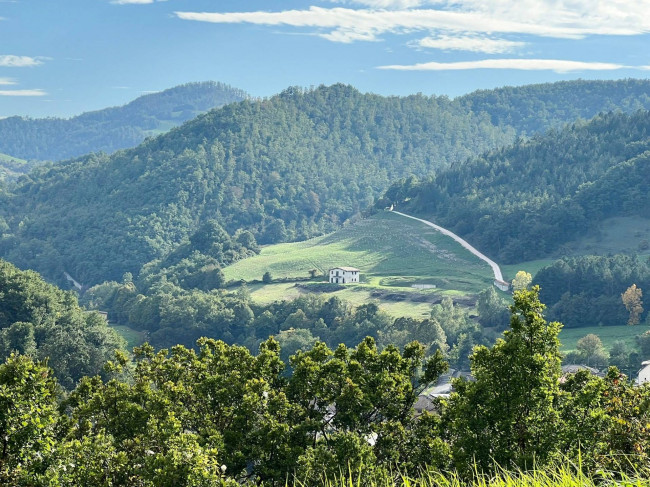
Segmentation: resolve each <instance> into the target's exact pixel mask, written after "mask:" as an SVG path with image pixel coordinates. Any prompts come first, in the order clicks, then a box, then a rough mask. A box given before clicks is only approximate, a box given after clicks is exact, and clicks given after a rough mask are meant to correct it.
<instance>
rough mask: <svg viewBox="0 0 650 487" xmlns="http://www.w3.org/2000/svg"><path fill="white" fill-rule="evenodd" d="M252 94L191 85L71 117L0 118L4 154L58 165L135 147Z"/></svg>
mask: <svg viewBox="0 0 650 487" xmlns="http://www.w3.org/2000/svg"><path fill="white" fill-rule="evenodd" d="M247 97H248V95H247V94H246V93H244V92H243V91H242V90H239V89H237V88H233V87H231V86H228V85H225V84H223V83H216V82H214V81H208V82H203V83H188V84H185V85H181V86H176V87H174V88H170V89H168V90H165V91H161V92H159V93H152V94H148V95H144V96H141V97H139V98H137V99H135V100H133V101H132V102H131V103H129V104H127V105H124V106H121V107H113V108H106V109H104V110H97V111H93V112H87V113H84V114H81V115H79V116H76V117H72V118H69V119H62V118H42V119H32V118H23V117H9V118H5V119H2V120H0V153H6V154H9V155H11V156H13V157H18V158H21V159H37V160H51V161H56V160H60V159H67V158H70V157H77V156H80V155H83V154H87V153H89V152H98V151H104V152H109V153H110V152H114V151H116V150H117V149H124V148H127V147H134V146H136V145H138V144H139V143H141V142H142V141H143V140H144V138H145V137H146V136H148V135H155V134H158V133H160V132H162V131H167V130H169V129H170V128H172V127H175V126H178V125H180V124H181V123H183V122H185V121H187V120H189V119H191V118H194V117H196V116H197V115H198V114H200V113H203V112H206V111H208V110H211V109H212V108H215V107H219V106H222V105H225V104H227V103H232V102H236V101H241V100H243V99H245V98H247Z"/></svg>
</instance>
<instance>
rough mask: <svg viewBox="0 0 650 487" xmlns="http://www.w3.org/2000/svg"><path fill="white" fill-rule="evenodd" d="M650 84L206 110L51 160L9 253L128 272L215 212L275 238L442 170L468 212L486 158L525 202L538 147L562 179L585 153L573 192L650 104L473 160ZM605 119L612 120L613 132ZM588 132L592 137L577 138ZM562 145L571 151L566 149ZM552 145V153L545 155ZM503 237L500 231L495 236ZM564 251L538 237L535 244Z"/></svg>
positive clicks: (547, 167)
mask: <svg viewBox="0 0 650 487" xmlns="http://www.w3.org/2000/svg"><path fill="white" fill-rule="evenodd" d="M648 93H650V82H648V81H642V80H622V81H607V82H603V81H596V82H588V81H576V82H568V83H558V84H552V85H533V86H525V87H521V88H504V89H500V90H494V91H481V92H477V93H474V94H471V95H467V96H465V97H462V98H459V99H456V100H449V99H448V98H446V97H426V96H422V95H413V96H409V97H382V96H377V95H371V94H362V93H360V92H358V91H357V90H355V89H354V88H352V87H349V86H345V85H333V86H330V87H324V86H323V87H319V88H317V89H313V90H302V89H299V88H290V89H287V90H285V91H284V92H282V93H281V94H279V95H277V96H274V97H272V98H270V99H268V100H258V101H243V102H240V103H235V104H230V105H227V106H225V107H223V108H220V109H216V110H213V111H211V112H209V113H207V114H204V115H200V116H199V117H197V118H196V119H194V120H192V121H190V122H188V123H186V124H185V125H183V126H182V127H179V128H176V129H173V130H171V131H170V132H169V133H167V134H164V135H162V136H160V137H157V138H154V139H150V140H147V141H145V142H143V143H142V144H141V145H140V146H138V147H136V148H134V149H130V150H125V151H119V152H117V153H115V154H113V155H107V154H94V155H88V156H84V157H81V158H79V159H76V160H70V161H67V162H63V163H60V164H56V165H47V166H44V167H42V168H37V169H36V170H35V171H34V172H32V173H31V174H30V175H29V177H27V178H23V179H22V180H21V181H20V182H19V183H18V185H17V186H16V187H14V188H13V189H12V190H11V193H12V194H11V195H8V196H5V197H3V201H2V207H3V210H2V218H3V220H0V229H2V239H1V240H0V255H2V256H5V257H7V258H8V259H10V260H11V261H12V262H14V263H16V264H18V265H20V266H22V267H31V268H36V269H37V270H39V271H41V272H43V273H44V274H45V275H46V276H48V277H49V278H51V279H58V278H59V277H60V276H61V275H62V272H63V270H66V271H68V272H70V273H71V274H72V275H73V276H75V277H76V278H77V279H78V280H79V281H81V282H83V283H84V284H92V283H97V282H101V281H103V280H105V279H119V278H120V277H121V276H122V274H123V273H124V272H132V273H137V272H138V271H139V269H140V268H141V267H142V265H144V264H145V263H147V262H149V261H151V260H152V259H159V258H162V257H164V256H165V255H167V254H169V252H171V251H172V250H174V248H176V247H177V246H178V245H179V244H181V243H182V242H184V241H186V240H185V239H187V238H188V237H189V236H190V235H191V234H192V233H193V232H195V231H196V230H197V228H198V227H199V226H200V225H201V224H202V223H204V222H206V221H208V220H215V221H216V222H218V223H219V224H221V225H222V226H224V228H226V230H227V231H228V232H229V233H230V234H234V232H235V231H236V230H238V229H248V230H251V231H252V232H253V233H254V234H255V236H256V237H257V239H258V241H260V242H261V243H273V242H280V241H285V240H294V239H303V238H307V237H310V236H313V235H317V234H320V233H322V232H326V231H330V230H332V229H335V228H337V227H338V226H339V225H341V224H342V223H343V222H344V221H345V220H347V219H349V218H351V217H354V216H355V215H359V214H360V212H362V211H363V210H364V209H366V208H369V207H370V206H372V205H373V203H374V202H375V200H376V199H377V198H379V197H381V196H382V194H383V192H384V191H385V190H386V189H387V188H388V187H389V186H390V185H391V184H392V183H393V182H394V181H396V180H397V179H399V178H403V177H407V176H410V175H416V176H418V177H426V176H428V175H430V174H433V173H435V174H440V178H441V179H440V181H445V180H446V178H447V179H448V178H460V180H459V181H458V183H457V184H458V191H460V193H459V194H464V195H465V196H462V198H465V200H463V201H467V202H470V203H467V202H466V203H463V204H459V205H457V208H456V210H455V211H457V212H458V211H460V209H461V208H465V207H467V206H468V205H471V201H472V200H473V198H474V199H476V198H477V196H476V195H474V196H472V194H465V193H463V192H462V188H464V187H465V186H469V187H473V186H472V184H473V183H470V180H471V178H474V177H475V176H476V175H475V174H474V173H473V172H472V171H473V169H472V168H474V167H477V166H478V167H483V166H485V165H489V164H492V163H493V162H494V165H495V167H502V166H503V167H507V168H508V169H507V171H506V172H505V173H504V174H503V175H502V177H501V178H500V179H499V178H498V177H493V181H492V180H490V181H492V182H491V183H490V184H489V185H488V187H490V188H492V191H493V192H494V194H497V195H499V194H510V193H512V194H513V195H514V196H513V198H514V199H517V196H516V195H517V194H519V193H518V191H522V193H521V195H522V196H521V198H522V199H525V197H526V196H529V193H526V191H527V190H526V188H527V187H528V186H529V185H530V186H531V187H534V188H535V187H536V185H537V184H538V182H539V181H538V179H536V177H537V176H536V175H535V173H534V172H532V169H531V170H530V171H529V172H530V174H529V173H528V172H526V171H527V170H528V169H527V170H525V171H519V172H516V171H515V172H513V171H514V167H515V165H513V167H510V166H509V163H508V160H509V158H510V157H515V155H517V154H520V153H521V156H517V157H519V159H521V161H520V162H518V164H519V165H521V167H522V168H532V167H537V166H535V164H534V162H529V161H528V160H527V159H525V157H528V155H531V156H534V157H535V158H537V159H539V160H542V161H543V162H542V163H540V165H539V168H540V169H539V171H542V173H544V172H545V171H546V172H548V174H551V173H554V171H560V172H562V171H563V170H562V169H560V168H561V167H562V166H563V165H566V163H567V161H571V158H572V157H575V158H578V159H580V161H581V163H580V165H579V168H578V166H576V167H575V171H578V172H579V171H584V172H585V174H586V175H587V176H575V175H574V174H572V178H573V179H571V182H570V184H568V185H567V186H566V187H564V188H563V189H560V188H559V187H553V188H552V190H553V191H558V192H559V193H558V194H559V195H565V196H566V195H571V194H572V192H573V191H575V189H576V188H577V187H578V186H579V184H580V183H581V182H590V181H592V180H594V178H595V177H596V176H598V177H600V175H602V174H603V173H604V172H605V171H607V170H608V169H609V168H610V166H612V165H614V164H617V163H621V162H623V161H626V160H627V159H630V158H631V157H634V156H638V155H640V154H641V153H642V152H643V150H644V149H643V147H645V146H644V145H643V144H644V143H645V142H644V140H645V139H644V137H645V136H644V132H643V130H644V129H643V127H645V123H646V122H645V118H646V117H647V115H646V114H644V113H640V114H637V115H634V116H633V117H632V118H629V117H627V116H624V115H611V116H605V117H601V122H594V124H587V125H584V124H582V123H580V124H577V125H576V126H574V127H570V128H567V129H565V130H563V131H559V132H551V133H550V134H548V135H546V136H545V138H541V139H535V140H533V141H531V142H525V143H524V142H518V143H517V144H516V146H515V147H514V148H512V149H507V150H502V151H497V152H495V153H492V154H488V155H487V156H485V157H484V158H482V159H479V160H478V161H475V162H470V163H468V164H466V161H467V160H468V159H470V160H471V159H472V158H473V157H475V156H478V155H480V154H481V153H483V152H485V151H488V150H491V149H496V148H500V147H504V146H507V145H509V144H511V143H513V142H515V140H516V139H517V137H518V136H519V135H522V134H530V133H531V132H535V131H543V130H546V129H547V128H549V127H557V126H561V125H563V124H565V123H571V122H574V121H575V118H576V116H579V117H583V118H590V117H592V116H594V115H596V114H598V113H599V112H602V111H609V110H612V109H616V110H621V111H634V110H637V109H648V108H650V97H649V96H648ZM608 124H609V125H608ZM617 124H618V125H620V126H621V127H622V128H621V130H627V128H630V129H631V128H633V127H636V126H637V125H638V126H639V127H640V128H639V130H631V132H629V133H623V132H621V134H622V135H621V136H622V137H623V138H622V139H621V140H620V141H618V142H616V143H614V140H613V139H612V140H611V142H612V143H611V144H610V143H605V142H603V144H604V145H602V150H603V151H604V152H603V154H600V152H598V151H599V150H600V148H601V146H600V145H597V144H594V140H600V139H599V137H600V136H599V135H598V134H597V132H598V131H599V130H602V131H604V133H607V134H609V135H610V138H611V137H615V136H617V134H618V132H617V128H616V126H617ZM603 125H604V126H606V128H603V129H601V128H599V127H601V126H603ZM610 125H611V126H610ZM628 126H629V127H628ZM594 131H595V132H596V133H594ZM581 138H582V139H584V140H583V142H584V143H586V144H588V145H589V147H587V148H583V147H582V143H579V144H573V145H572V144H571V143H569V142H562V140H566V141H570V140H573V139H576V140H578V139H580V140H582V139H581ZM606 140H608V141H610V139H606ZM616 140H618V139H616ZM558 141H560V142H561V143H558ZM563 144H564V145H563ZM559 147H565V148H566V151H567V152H568V154H567V155H566V156H565V155H563V154H559V153H558V152H557V151H558V150H559V149H558V148H559ZM585 150H586V151H587V152H585V153H584V154H583V151H585ZM589 150H591V151H592V152H589ZM554 151H555V152H554ZM594 151H596V152H598V157H595V158H594V157H588V155H589V154H591V155H594V156H595V155H596V154H595V152H594ZM538 152H539V153H541V154H542V155H544V157H546V155H548V154H551V155H549V156H548V157H546V159H544V157H543V156H542V155H540V154H538ZM553 154H555V155H553ZM571 154H573V155H571ZM524 159H525V160H524ZM592 159H593V163H592ZM485 161H488V162H485ZM492 161H493V162H492ZM499 161H501V162H499ZM571 167H573V166H571ZM449 168H451V170H450V171H451V172H449V173H445V171H446V170H447V169H449ZM465 168H466V169H465ZM486 170H487V171H488V172H489V171H490V169H489V168H488V169H486ZM508 171H509V172H508ZM549 171H550V172H549ZM511 173H512V174H511ZM454 174H456V176H454ZM499 174H501V173H499ZM464 178H470V180H467V181H466V180H465V179H464ZM408 184H410V185H412V184H413V181H412V180H411V181H410V182H409V183H408ZM486 184H487V183H486ZM499 184H501V185H503V189H500V186H499ZM549 184H550V183H549ZM562 184H564V183H562ZM482 187H483V186H481V188H482ZM481 188H477V190H479V189H481ZM506 188H507V189H506ZM450 191H451V190H450ZM454 191H455V189H454ZM533 193H534V191H533ZM450 197H452V198H453V195H452V196H450ZM458 197H459V198H460V197H461V196H458ZM545 198H546V196H545ZM548 198H549V199H550V200H551V201H555V200H556V199H557V198H556V196H555V195H551V196H548ZM424 199H425V198H424V197H421V198H418V201H420V200H424ZM507 200H508V199H507V198H506V201H505V202H502V203H501V204H503V206H504V208H510V205H512V204H513V203H512V202H510V201H507ZM454 201H455V200H454ZM495 201H501V200H499V199H498V198H497V199H496V200H495ZM530 204H533V203H530ZM522 205H523V203H522ZM524 206H526V205H524ZM414 209H415V207H414ZM417 211H422V212H427V211H430V210H429V209H427V208H426V207H422V208H419V209H417ZM505 213H508V211H505ZM508 214H509V213H508ZM482 217H483V213H481V212H480V211H479V210H477V211H476V212H475V213H472V214H465V213H463V214H460V213H459V214H458V218H456V219H455V220H454V221H448V223H449V224H451V225H452V226H457V227H458V229H459V231H461V233H463V229H462V228H461V227H462V226H463V225H465V226H466V229H465V230H464V232H465V233H469V232H471V231H472V230H471V227H472V226H473V225H477V227H476V228H478V229H482V230H481V231H483V229H484V228H485V224H484V220H485V219H484V218H483V219H482ZM450 218H451V217H450ZM519 222H520V220H517V221H516V222H515V223H513V225H514V226H515V227H516V224H517V223H519ZM541 232H542V233H543V230H541ZM493 234H494V230H493V228H492V227H490V226H488V228H487V229H485V235H493ZM472 236H473V238H474V237H476V238H477V239H478V241H479V242H481V243H483V242H487V241H490V242H493V239H492V238H491V237H487V236H485V237H480V236H479V235H478V233H477V232H476V231H475V232H474V233H473V234H472ZM490 245H493V244H490ZM493 248H494V247H492V246H490V247H489V249H488V250H492V249H493ZM549 249H550V247H549V248H548V249H547V248H534V249H533V250H531V252H530V255H533V254H534V255H537V254H538V253H543V252H546V251H547V250H549ZM497 251H499V252H501V250H499V249H498V248H497ZM503 255H504V256H505V254H503ZM514 255H515V254H513V257H512V258H514ZM516 255H518V256H522V255H524V254H523V253H521V252H520V253H519V254H516ZM525 255H526V257H529V256H530V255H529V254H525Z"/></svg>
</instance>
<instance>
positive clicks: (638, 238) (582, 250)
mask: <svg viewBox="0 0 650 487" xmlns="http://www.w3.org/2000/svg"><path fill="white" fill-rule="evenodd" d="M564 250H565V252H566V253H567V254H569V255H584V254H595V255H607V254H610V253H611V254H617V253H638V254H644V255H650V218H643V217H640V216H628V217H616V218H608V219H607V220H604V221H603V223H602V225H601V226H600V228H599V229H598V231H596V232H593V233H591V234H588V235H585V236H584V237H583V238H581V239H580V240H577V241H574V242H570V243H569V244H567V245H566V246H565V248H564Z"/></svg>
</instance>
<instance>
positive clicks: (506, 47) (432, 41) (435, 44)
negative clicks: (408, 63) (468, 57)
mask: <svg viewBox="0 0 650 487" xmlns="http://www.w3.org/2000/svg"><path fill="white" fill-rule="evenodd" d="M414 44H416V45H417V46H419V47H426V48H431V49H441V50H444V51H469V52H482V53H485V54H503V53H505V52H512V51H514V50H516V49H518V48H520V47H523V46H525V45H526V43H525V42H519V41H509V40H506V39H490V38H488V37H471V36H462V35H461V36H457V37H454V36H450V35H441V36H438V37H425V38H424V39H420V40H419V41H418V42H417V43H414Z"/></svg>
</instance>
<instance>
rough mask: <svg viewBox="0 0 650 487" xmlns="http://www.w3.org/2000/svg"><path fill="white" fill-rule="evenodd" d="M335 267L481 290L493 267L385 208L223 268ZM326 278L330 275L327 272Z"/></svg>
mask: <svg viewBox="0 0 650 487" xmlns="http://www.w3.org/2000/svg"><path fill="white" fill-rule="evenodd" d="M336 266H353V267H357V268H359V269H360V270H361V275H362V282H361V285H362V286H363V285H366V286H372V287H384V286H397V287H410V286H411V285H412V284H433V285H435V286H436V288H437V289H442V290H452V289H453V290H458V291H461V292H467V293H473V292H478V291H480V290H482V289H484V288H485V287H487V286H489V285H491V283H492V272H491V269H490V267H489V266H488V265H487V264H486V263H484V262H482V261H481V260H479V259H478V258H477V257H475V256H473V255H472V254H470V253H469V252H468V251H467V250H465V249H463V248H462V247H461V246H460V245H459V244H457V243H456V242H454V241H453V240H452V239H450V238H448V237H445V236H443V235H441V234H440V233H438V232H436V231H435V230H433V229H431V228H429V227H427V226H426V225H424V224H422V223H420V222H416V221H410V220H407V219H405V218H403V217H400V216H397V215H394V214H391V213H387V212H380V213H378V214H376V215H373V216H372V217H370V218H368V219H365V220H361V221H358V222H357V223H355V224H353V225H349V226H346V227H345V228H343V229H341V230H339V231H337V232H334V233H331V234H329V235H325V236H323V237H318V238H313V239H310V240H307V241H304V242H298V243H286V244H278V245H270V246H267V247H264V248H263V249H262V252H261V254H260V255H258V256H256V257H252V258H249V259H245V260H242V261H239V262H237V263H235V264H233V265H231V266H228V267H226V268H225V269H224V271H225V275H226V279H228V280H238V279H244V280H246V281H251V280H259V279H261V278H262V275H263V274H264V273H265V272H267V271H268V272H270V273H271V275H272V277H273V278H274V279H283V278H305V277H308V276H309V271H310V270H311V269H317V270H318V274H319V275H320V276H323V273H324V272H326V271H327V270H328V269H330V268H332V267H336ZM322 280H325V278H324V277H322Z"/></svg>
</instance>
